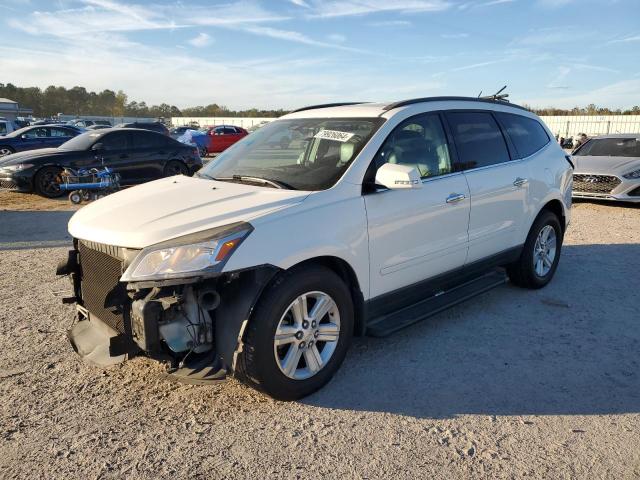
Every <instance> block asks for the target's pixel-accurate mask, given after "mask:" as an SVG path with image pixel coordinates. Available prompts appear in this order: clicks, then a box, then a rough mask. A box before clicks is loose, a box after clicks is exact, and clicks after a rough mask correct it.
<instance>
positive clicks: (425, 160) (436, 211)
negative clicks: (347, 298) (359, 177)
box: [364, 113, 470, 298]
mask: <svg viewBox="0 0 640 480" xmlns="http://www.w3.org/2000/svg"><path fill="white" fill-rule="evenodd" d="M385 163H397V164H402V165H407V166H411V167H414V168H416V169H417V170H418V172H419V173H420V176H421V178H422V186H421V188H416V189H402V190H400V189H398V190H395V189H393V190H392V189H384V188H383V189H380V188H378V189H376V191H375V192H373V193H368V194H366V195H365V196H364V201H365V206H366V212H367V221H368V232H369V262H370V285H371V287H370V288H371V297H372V298H373V297H379V296H381V295H383V294H386V293H390V292H393V291H395V290H399V289H403V288H404V287H408V286H410V285H413V284H417V283H418V282H421V281H423V280H426V279H429V278H432V277H435V276H437V275H439V274H442V273H444V272H448V271H452V270H455V269H457V268H460V267H463V266H464V263H465V260H466V257H467V250H468V246H469V245H468V241H469V238H468V228H469V212H470V199H469V187H468V185H467V181H466V179H465V177H464V175H463V174H462V173H461V172H456V171H455V170H456V168H454V164H453V158H452V156H451V155H450V153H449V145H448V142H447V136H446V134H445V131H444V129H443V125H442V121H441V118H440V116H439V115H438V114H435V113H427V114H420V115H417V116H415V117H411V118H409V119H407V120H405V121H404V122H402V123H401V124H400V125H399V126H398V127H396V129H395V130H394V131H393V132H392V133H391V134H390V135H389V137H388V138H387V140H386V141H385V143H384V145H383V146H382V148H381V149H380V151H379V152H378V154H377V155H376V158H375V164H374V165H372V169H373V170H377V168H379V167H380V166H382V165H383V164H385ZM371 177H372V178H373V177H374V175H371Z"/></svg>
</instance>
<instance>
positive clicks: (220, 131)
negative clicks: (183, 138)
mask: <svg viewBox="0 0 640 480" xmlns="http://www.w3.org/2000/svg"><path fill="white" fill-rule="evenodd" d="M207 134H208V135H209V145H208V147H207V152H208V153H220V152H224V151H225V150H226V149H227V148H229V147H230V146H231V145H233V144H234V143H236V142H238V141H240V140H242V139H243V138H244V137H246V136H247V135H249V132H247V131H246V130H245V129H244V128H241V127H234V126H233V125H219V126H217V127H210V128H209V130H208V131H207Z"/></svg>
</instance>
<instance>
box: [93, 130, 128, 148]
mask: <svg viewBox="0 0 640 480" xmlns="http://www.w3.org/2000/svg"><path fill="white" fill-rule="evenodd" d="M128 136H129V135H128V132H112V133H108V134H106V135H105V136H103V137H102V138H101V139H100V143H102V146H103V148H104V149H105V150H124V149H126V148H127V146H128V145H127V143H128V142H127V137H128Z"/></svg>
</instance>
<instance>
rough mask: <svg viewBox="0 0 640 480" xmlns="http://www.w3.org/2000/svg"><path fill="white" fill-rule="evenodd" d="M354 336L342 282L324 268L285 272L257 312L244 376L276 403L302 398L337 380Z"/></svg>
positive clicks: (348, 298)
mask: <svg viewBox="0 0 640 480" xmlns="http://www.w3.org/2000/svg"><path fill="white" fill-rule="evenodd" d="M352 334H353V305H352V302H351V296H350V293H349V290H348V288H347V286H346V285H345V284H344V282H343V281H342V279H341V278H340V277H338V276H337V275H336V274H335V273H333V272H332V271H331V270H328V269H326V268H324V267H320V266H317V267H315V266H314V267H308V268H305V269H304V270H302V269H300V270H297V271H295V270H294V271H291V272H287V273H285V274H283V275H282V276H281V277H280V278H278V280H277V281H276V282H275V283H274V284H273V285H272V286H271V287H270V288H268V290H267V291H265V292H264V294H263V296H262V298H261V300H260V302H259V304H258V306H257V307H256V310H255V313H254V315H253V318H252V319H251V322H250V324H249V327H248V329H247V335H246V339H245V342H244V348H243V352H242V355H241V358H240V362H239V365H238V366H239V373H240V376H241V377H242V378H243V379H244V380H245V382H246V383H248V384H249V385H251V386H253V387H255V388H258V389H260V390H263V391H265V392H266V393H267V394H269V395H270V396H272V397H274V398H276V399H278V400H295V399H298V398H301V397H304V396H306V395H309V394H311V393H313V392H315V391H316V390H318V389H319V388H321V387H322V386H323V385H325V384H326V383H327V382H328V381H329V380H330V379H331V377H333V375H334V373H335V372H336V371H337V370H338V368H339V367H340V364H341V363H342V361H343V360H344V357H345V355H346V352H347V349H348V347H349V344H350V342H351V337H352Z"/></svg>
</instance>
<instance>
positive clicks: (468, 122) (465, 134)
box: [447, 112, 510, 170]
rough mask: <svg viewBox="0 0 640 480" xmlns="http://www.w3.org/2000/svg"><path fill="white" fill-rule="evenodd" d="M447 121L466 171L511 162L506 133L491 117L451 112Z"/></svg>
mask: <svg viewBox="0 0 640 480" xmlns="http://www.w3.org/2000/svg"><path fill="white" fill-rule="evenodd" d="M447 119H448V120H449V124H450V125H451V130H452V132H453V137H454V139H455V142H456V148H457V149H458V157H459V159H460V162H461V163H462V166H463V168H464V169H465V170H468V169H471V168H478V167H486V166H487V165H495V164H497V163H502V162H508V161H509V160H510V157H509V151H508V150H507V144H506V143H505V141H504V137H503V136H502V132H501V131H500V128H499V127H498V124H497V123H496V121H495V119H494V118H493V116H492V115H491V114H490V113H484V112H451V113H447Z"/></svg>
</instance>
